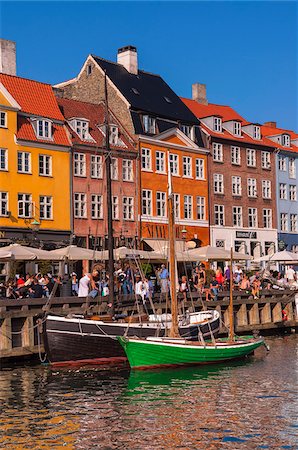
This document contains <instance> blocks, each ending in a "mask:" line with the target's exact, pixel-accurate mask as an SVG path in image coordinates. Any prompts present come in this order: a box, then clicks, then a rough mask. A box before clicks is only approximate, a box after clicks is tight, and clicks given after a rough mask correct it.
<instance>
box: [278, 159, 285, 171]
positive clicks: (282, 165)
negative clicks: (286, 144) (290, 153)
mask: <svg viewBox="0 0 298 450" xmlns="http://www.w3.org/2000/svg"><path fill="white" fill-rule="evenodd" d="M278 169H279V170H280V171H281V172H286V171H287V160H286V157H285V156H282V155H280V156H279V157H278Z"/></svg>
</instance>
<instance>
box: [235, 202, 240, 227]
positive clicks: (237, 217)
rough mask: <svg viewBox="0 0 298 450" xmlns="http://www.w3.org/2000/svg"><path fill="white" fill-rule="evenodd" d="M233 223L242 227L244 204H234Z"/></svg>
mask: <svg viewBox="0 0 298 450" xmlns="http://www.w3.org/2000/svg"><path fill="white" fill-rule="evenodd" d="M233 225H234V227H242V206H233Z"/></svg>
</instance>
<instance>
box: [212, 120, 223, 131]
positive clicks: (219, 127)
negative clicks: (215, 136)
mask: <svg viewBox="0 0 298 450" xmlns="http://www.w3.org/2000/svg"><path fill="white" fill-rule="evenodd" d="M213 129H214V131H217V132H218V133H221V132H222V120H221V118H220V117H214V119H213Z"/></svg>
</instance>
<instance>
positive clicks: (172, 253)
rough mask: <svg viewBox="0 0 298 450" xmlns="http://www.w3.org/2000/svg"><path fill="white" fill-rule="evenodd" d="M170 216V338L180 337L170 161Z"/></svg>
mask: <svg viewBox="0 0 298 450" xmlns="http://www.w3.org/2000/svg"><path fill="white" fill-rule="evenodd" d="M168 216H169V264H170V293H171V313H172V325H171V329H170V337H180V335H179V329H178V304H177V292H176V258H175V210H174V194H173V187H172V175H171V169H170V162H169V160H168Z"/></svg>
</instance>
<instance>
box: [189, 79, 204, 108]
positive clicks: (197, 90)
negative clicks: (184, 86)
mask: <svg viewBox="0 0 298 450" xmlns="http://www.w3.org/2000/svg"><path fill="white" fill-rule="evenodd" d="M192 99H193V100H195V101H196V102H198V103H202V104H203V105H208V100H207V94H206V84H201V83H194V84H193V85H192Z"/></svg>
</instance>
